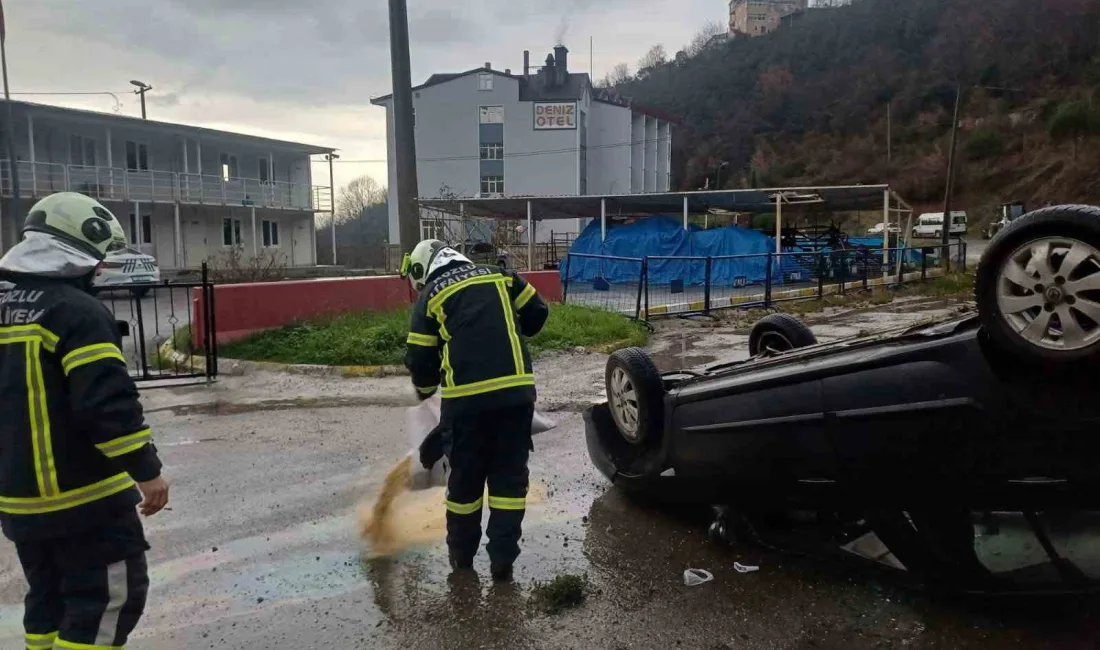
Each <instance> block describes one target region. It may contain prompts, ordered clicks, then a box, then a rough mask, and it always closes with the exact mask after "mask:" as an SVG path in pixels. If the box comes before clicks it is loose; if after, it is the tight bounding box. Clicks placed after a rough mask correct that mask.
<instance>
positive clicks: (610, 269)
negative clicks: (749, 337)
mask: <svg viewBox="0 0 1100 650" xmlns="http://www.w3.org/2000/svg"><path fill="white" fill-rule="evenodd" d="M948 262H950V264H952V265H954V266H955V268H959V269H962V270H964V271H965V270H966V242H965V241H963V240H961V239H959V240H957V241H955V242H954V243H951V244H948V245H947V246H943V245H936V246H908V247H897V248H875V249H866V248H859V249H846V250H830V251H787V252H782V253H763V254H754V255H727V256H715V257H671V256H653V257H644V258H638V257H612V256H605V255H587V254H577V253H570V254H569V255H567V256H566V258H565V259H564V260H563V261H562V269H561V274H562V290H563V302H566V303H570V304H578V305H585V306H590V307H596V308H599V309H606V310H608V311H613V312H618V313H621V314H624V315H627V316H630V317H632V318H635V319H640V320H646V319H648V318H650V317H654V316H661V315H667V314H697V313H710V312H711V311H712V310H716V309H724V308H731V307H752V306H765V307H770V306H771V305H773V304H776V303H782V302H788V301H793V300H806V299H821V298H824V297H825V296H829V295H843V294H846V293H849V292H852V291H867V290H870V289H873V288H874V287H876V286H885V285H895V284H902V283H905V282H923V281H925V280H928V279H929V278H933V277H938V276H941V275H943V274H944V273H945V271H946V268H947V266H948Z"/></svg>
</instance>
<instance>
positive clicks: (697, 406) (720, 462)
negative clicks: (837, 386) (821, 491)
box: [669, 362, 834, 483]
mask: <svg viewBox="0 0 1100 650" xmlns="http://www.w3.org/2000/svg"><path fill="white" fill-rule="evenodd" d="M812 366H813V363H812V362H798V363H789V364H782V365H776V366H774V367H772V368H764V369H761V370H759V371H756V372H751V373H744V374H742V375H741V376H734V377H730V378H725V379H717V380H714V381H712V382H707V383H705V385H704V386H703V388H702V389H701V390H702V392H700V393H696V394H693V395H690V399H691V401H690V402H683V403H681V404H679V405H677V406H676V408H675V409H674V411H673V413H672V423H671V426H670V431H672V432H673V436H674V437H673V440H672V441H671V442H672V448H671V450H670V455H669V458H670V460H671V464H672V466H673V468H674V469H675V470H676V474H677V476H692V477H711V478H719V479H725V480H730V481H753V482H758V481H767V482H772V481H775V482H780V483H784V482H789V483H796V482H797V481H799V480H815V479H828V478H829V477H830V476H831V475H832V474H833V473H834V469H833V467H834V463H833V459H832V451H831V449H830V446H829V444H828V441H827V439H826V437H825V426H824V415H823V413H822V400H821V397H822V392H821V391H822V386H821V381H820V380H819V379H817V378H815V377H814V376H813V372H812ZM685 396H686V395H685Z"/></svg>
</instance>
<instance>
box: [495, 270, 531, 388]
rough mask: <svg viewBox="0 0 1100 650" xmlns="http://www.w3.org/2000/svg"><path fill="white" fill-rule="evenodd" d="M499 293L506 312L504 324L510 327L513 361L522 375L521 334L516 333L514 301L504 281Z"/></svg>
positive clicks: (503, 309) (498, 287) (501, 305)
mask: <svg viewBox="0 0 1100 650" xmlns="http://www.w3.org/2000/svg"><path fill="white" fill-rule="evenodd" d="M497 293H498V294H499V295H500V307H501V310H502V311H503V312H504V326H505V327H506V328H507V329H508V339H509V340H510V341H511V342H512V361H514V362H515V364H516V374H517V375H522V374H523V371H524V367H523V349H522V348H521V347H520V345H519V334H518V333H516V318H515V314H514V313H513V310H512V301H510V300H508V289H506V288H505V287H504V283H503V282H500V283H498V284H497Z"/></svg>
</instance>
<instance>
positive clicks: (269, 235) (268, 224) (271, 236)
mask: <svg viewBox="0 0 1100 650" xmlns="http://www.w3.org/2000/svg"><path fill="white" fill-rule="evenodd" d="M263 231H264V248H278V247H279V222H278V221H267V220H266V219H265V220H264V222H263Z"/></svg>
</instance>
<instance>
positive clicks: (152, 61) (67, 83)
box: [5, 0, 725, 182]
mask: <svg viewBox="0 0 1100 650" xmlns="http://www.w3.org/2000/svg"><path fill="white" fill-rule="evenodd" d="M5 4H6V6H5V9H6V10H7V11H6V19H7V36H8V40H7V45H8V65H9V72H10V75H11V80H12V90H13V91H24V92H26V91H38V92H43V91H51V92H73V91H112V92H115V93H116V94H117V95H118V97H119V99H120V100H121V102H122V106H121V110H122V112H124V113H126V114H129V115H135V114H137V112H138V100H137V98H136V97H134V95H133V94H132V93H131V92H129V91H131V90H132V88H130V87H129V84H128V81H129V80H130V79H135V78H136V79H142V80H143V81H146V82H148V83H150V84H152V85H153V87H154V90H153V91H152V92H150V93H149V94H148V95H147V97H146V99H147V102H148V103H149V108H150V116H151V117H153V116H155V117H156V118H157V119H163V120H168V121H180V122H185V123H192V124H201V125H206V126H213V127H215V128H230V129H239V130H242V131H246V132H252V133H257V134H259V135H268V136H272V137H281V138H285V139H290V140H300V141H304V142H309V143H311V144H321V145H329V146H334V147H338V148H340V149H341V150H342V155H343V157H344V159H369V160H377V159H384V158H385V156H386V147H385V113H384V111H382V110H381V109H379V108H377V107H374V106H371V105H370V104H369V101H368V100H369V98H370V97H372V96H379V95H384V94H388V93H389V92H390V91H391V89H392V88H391V82H390V74H389V71H390V56H389V15H388V10H387V3H386V2H383V1H382V0H309V1H306V0H231V1H230V0H95V1H94V2H93V1H91V0H85V1H81V2H77V1H76V0H17V1H16V2H8V3H5ZM724 6H725V5H724V1H723V2H715V0H678V1H677V2H669V1H668V0H564V1H559V2H546V1H545V0H464V1H463V2H454V1H453V0H415V1H414V2H410V7H409V32H410V40H411V44H412V68H413V83H421V82H423V81H424V80H425V79H427V77H428V76H429V75H431V74H432V73H435V72H448V71H459V70H467V69H470V68H473V67H477V66H479V65H481V64H482V63H483V62H485V61H491V62H493V64H494V67H497V68H498V69H503V68H512V69H513V70H518V69H519V68H520V67H521V65H522V52H523V50H525V49H529V50H531V53H532V57H531V58H532V61H533V63H534V64H535V65H538V64H539V62H541V61H542V59H543V58H545V56H546V53H547V52H549V51H550V48H552V47H553V46H554V45H556V44H557V40H558V39H555V38H554V37H555V35H556V34H555V32H558V31H561V32H564V38H565V39H566V40H567V41H568V40H570V39H572V43H569V42H566V45H568V46H569V47H570V48H571V49H572V51H573V59H572V60H573V61H574V64H573V67H574V69H577V70H587V67H588V65H587V63H588V59H589V56H588V55H589V52H588V42H587V41H588V36H589V35H595V37H596V51H595V68H596V74H597V76H602V74H604V73H606V72H607V71H609V70H610V69H611V68H612V67H613V66H614V65H615V64H616V63H618V62H621V61H624V62H631V63H632V62H634V61H636V60H638V58H639V57H641V56H642V55H643V54H644V53H645V51H646V50H647V49H648V48H649V47H650V46H651V45H652V44H654V43H658V42H663V43H665V44H666V46H668V47H669V49H670V50H674V49H675V47H674V46H675V45H676V44H678V43H686V42H688V41H689V40H690V38H691V35H692V34H693V33H694V32H695V31H696V30H697V29H698V28H699V26H701V25H702V24H703V23H704V22H706V21H707V20H708V19H722V18H723V15H722V14H723V13H724ZM30 99H32V100H34V101H43V100H45V99H47V98H42V97H35V98H30ZM48 100H49V101H50V102H53V103H63V104H67V105H73V106H79V107H84V108H93V109H98V110H104V111H110V110H111V108H112V107H113V106H114V101H113V100H112V99H110V98H109V97H106V96H102V97H100V96H90V97H57V98H55V97H50V98H48ZM55 100H56V101H55ZM357 171H359V172H369V173H371V174H373V175H375V176H376V177H377V178H379V179H384V178H385V166H384V165H378V164H376V163H370V164H365V165H354V164H342V165H338V166H337V174H338V179H337V180H338V182H340V178H341V177H345V178H350V177H351V176H354V175H357V174H356V172H357ZM324 172H325V175H326V177H327V169H325V170H324Z"/></svg>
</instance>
